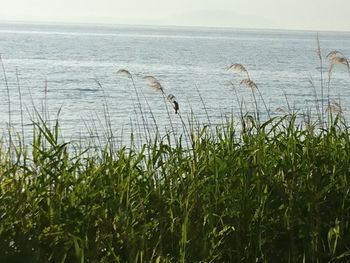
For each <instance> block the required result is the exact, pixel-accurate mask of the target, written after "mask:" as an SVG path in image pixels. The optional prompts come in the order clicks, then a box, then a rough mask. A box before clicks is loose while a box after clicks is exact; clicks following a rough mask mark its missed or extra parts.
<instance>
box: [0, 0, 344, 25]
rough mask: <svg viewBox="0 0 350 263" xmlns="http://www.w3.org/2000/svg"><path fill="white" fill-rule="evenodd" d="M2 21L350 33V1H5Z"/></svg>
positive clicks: (1, 0)
mask: <svg viewBox="0 0 350 263" xmlns="http://www.w3.org/2000/svg"><path fill="white" fill-rule="evenodd" d="M0 3H1V5H0V6H1V9H0V20H1V21H28V22H63V23H100V24H104V23H107V24H131V25H132V24H137V25H177V26H210V27H234V28H276V29H301V30H331V31H333V30H340V31H350V15H349V13H348V12H349V10H350V0H332V1H331V0H0Z"/></svg>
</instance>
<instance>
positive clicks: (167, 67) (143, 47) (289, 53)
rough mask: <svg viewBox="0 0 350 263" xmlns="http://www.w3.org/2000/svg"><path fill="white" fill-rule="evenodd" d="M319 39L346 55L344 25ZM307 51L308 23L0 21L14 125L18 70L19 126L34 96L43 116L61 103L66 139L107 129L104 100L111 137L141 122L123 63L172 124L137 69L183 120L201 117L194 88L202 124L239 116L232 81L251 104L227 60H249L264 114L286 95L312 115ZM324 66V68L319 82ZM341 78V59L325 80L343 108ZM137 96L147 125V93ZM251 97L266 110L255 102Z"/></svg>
mask: <svg viewBox="0 0 350 263" xmlns="http://www.w3.org/2000/svg"><path fill="white" fill-rule="evenodd" d="M319 38H320V43H321V50H322V52H323V56H324V57H325V56H326V54H327V53H328V52H330V51H332V50H339V51H341V52H342V53H343V54H344V55H345V56H347V57H350V33H349V32H320V33H319ZM315 49H316V32H311V31H281V30H273V31H272V30H240V29H222V28H190V27H186V28H185V27H150V26H148V27H141V26H139V27H138V26H91V25H90V26H87V25H44V24H41V25H37V24H28V25H24V24H14V23H12V24H0V53H1V54H2V58H3V62H4V66H5V70H6V76H7V79H8V83H9V89H10V93H11V117H12V122H13V125H14V126H15V128H16V129H17V130H19V128H20V125H19V124H20V103H19V95H18V85H17V80H16V68H17V70H18V76H19V82H20V87H21V93H22V101H23V105H24V112H25V113H24V120H25V124H26V125H27V126H26V127H25V128H26V131H27V132H28V133H29V131H30V130H31V126H30V125H29V124H30V123H31V121H30V115H31V114H32V113H33V104H34V105H35V107H36V108H37V109H38V111H39V112H40V111H41V110H42V108H43V107H46V110H45V111H46V112H47V113H49V115H50V119H53V118H55V116H56V113H57V112H58V111H59V109H60V108H62V109H61V114H60V119H61V128H62V131H63V134H64V136H65V138H68V139H79V138H86V137H89V136H91V135H92V134H91V131H93V132H94V131H99V132H103V131H105V130H106V127H105V109H106V107H105V105H106V104H107V105H108V112H109V115H110V120H111V126H112V130H113V131H114V133H115V135H116V136H119V137H120V136H121V134H124V136H126V135H125V134H129V132H130V130H134V131H136V132H137V127H138V125H139V124H140V122H141V116H140V112H138V106H137V104H138V101H137V99H136V94H135V91H134V88H133V87H132V83H131V81H130V80H129V79H127V78H125V77H123V76H120V75H117V74H116V72H117V71H118V70H119V69H121V68H124V69H127V70H129V71H130V72H131V73H132V74H133V76H134V80H135V84H136V87H137V89H141V90H142V91H143V92H144V94H145V96H146V98H147V101H148V103H149V104H150V105H151V108H152V112H153V114H154V116H155V119H156V121H157V123H158V125H159V126H160V127H162V128H165V127H166V128H170V126H169V125H170V124H169V120H168V114H167V111H166V108H165V105H164V101H163V98H162V95H161V93H159V92H156V91H154V90H152V89H150V88H149V87H148V85H147V81H146V80H145V79H143V76H146V75H152V76H154V77H156V78H157V79H158V80H159V81H160V82H161V84H162V85H163V86H164V89H165V92H166V93H167V94H174V95H175V96H176V98H177V100H178V102H179V104H180V112H181V114H182V117H183V118H184V119H187V116H189V115H190V114H191V110H192V111H193V112H194V114H195V116H196V117H197V118H199V120H200V121H201V122H202V123H205V122H207V117H206V113H205V110H204V106H203V103H202V101H201V99H200V96H199V93H200V95H201V96H202V98H203V101H204V104H205V107H206V109H207V111H208V114H209V117H210V122H211V123H214V124H215V123H221V122H222V120H223V117H224V116H227V115H229V114H230V113H231V112H233V113H234V114H235V115H237V116H238V114H239V108H240V105H239V104H238V102H237V96H236V93H235V92H234V90H233V88H232V84H230V82H232V83H234V85H235V87H236V90H237V93H238V97H239V99H244V101H245V102H246V105H247V109H248V111H249V110H251V109H252V106H251V100H252V98H251V91H250V90H248V89H247V88H245V87H243V86H240V85H239V82H240V81H241V80H242V79H243V78H245V76H244V75H239V74H234V73H232V72H228V71H227V70H226V67H227V66H228V65H230V64H232V63H242V64H243V65H244V66H245V67H246V68H247V70H248V71H249V74H250V76H251V78H252V80H254V81H255V82H256V83H257V85H258V88H259V90H260V92H261V93H262V96H263V97H264V99H265V101H266V103H267V106H268V108H269V109H270V110H271V114H272V115H274V114H277V112H278V111H279V110H277V109H278V108H285V109H286V108H287V102H286V97H287V98H288V101H289V104H290V105H291V107H292V108H293V109H295V110H298V111H300V112H301V111H304V110H306V109H307V107H311V108H312V111H313V113H316V112H315V107H314V103H315V90H314V89H313V87H312V85H311V84H310V80H313V82H314V84H315V87H316V92H317V96H320V83H319V78H320V72H319V66H320V65H319V61H318V57H317V55H316V53H315ZM325 65H326V64H325ZM327 71H328V69H327V68H324V73H325V79H326V80H327ZM97 81H98V82H99V83H100V84H101V86H102V89H101V87H100V86H99V84H98V83H97ZM0 83H1V84H0V88H1V92H2V94H3V95H2V96H1V97H0V112H1V114H0V127H1V130H2V132H3V133H5V132H6V129H7V128H6V127H7V125H6V124H7V122H8V99H7V95H6V94H7V93H6V85H5V80H4V76H3V74H1V77H0ZM349 84H350V76H349V74H348V72H347V70H346V67H337V68H336V69H335V72H334V74H333V79H332V82H331V94H332V100H335V101H337V102H338V101H339V99H340V101H341V104H342V105H343V110H344V113H345V115H346V116H349V113H348V112H349V111H348V109H349V107H350V89H349ZM45 90H46V92H45ZM140 102H141V104H142V105H141V107H142V108H143V109H144V114H145V116H146V118H147V119H148V122H149V123H151V122H152V121H151V117H150V114H149V112H148V111H149V110H148V106H147V104H146V102H145V99H143V98H141V101H140ZM259 105H260V109H261V110H262V115H264V114H265V111H264V108H263V105H262V103H261V101H259ZM169 106H171V105H170V104H169ZM135 111H136V112H137V113H136V112H135ZM171 113H172V114H173V112H171ZM172 118H173V120H174V122H175V125H181V123H180V121H179V118H178V117H177V116H176V115H175V114H173V116H172ZM237 120H238V119H237ZM89 130H90V132H89ZM128 136H129V135H128Z"/></svg>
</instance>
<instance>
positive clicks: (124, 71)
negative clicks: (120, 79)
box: [117, 69, 132, 78]
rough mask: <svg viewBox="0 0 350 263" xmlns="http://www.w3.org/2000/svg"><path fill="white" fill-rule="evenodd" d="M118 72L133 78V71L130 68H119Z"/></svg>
mask: <svg viewBox="0 0 350 263" xmlns="http://www.w3.org/2000/svg"><path fill="white" fill-rule="evenodd" d="M117 74H118V75H122V76H126V77H128V78H132V75H131V73H130V72H129V71H128V70H126V69H119V70H118V71H117Z"/></svg>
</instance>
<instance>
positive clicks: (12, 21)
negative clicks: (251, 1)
mask: <svg viewBox="0 0 350 263" xmlns="http://www.w3.org/2000/svg"><path fill="white" fill-rule="evenodd" d="M1 23H3V24H22V25H26V24H27V25H72V26H74V25H79V26H91V25H95V26H125V27H158V28H201V29H224V30H225V29H226V30H227V29H233V30H252V31H254V30H262V31H264V30H266V31H267V30H269V31H301V32H330V33H331V32H335V33H350V30H340V29H334V30H329V29H315V28H307V29H306V28H303V29H300V28H280V27H245V26H237V27H235V26H210V25H176V24H152V23H144V24H141V23H117V22H103V21H101V22H96V21H92V22H89V21H81V22H73V21H57V20H56V21H54V20H51V21H49V20H45V21H42V20H17V19H10V20H8V19H4V20H2V19H0V24H1Z"/></svg>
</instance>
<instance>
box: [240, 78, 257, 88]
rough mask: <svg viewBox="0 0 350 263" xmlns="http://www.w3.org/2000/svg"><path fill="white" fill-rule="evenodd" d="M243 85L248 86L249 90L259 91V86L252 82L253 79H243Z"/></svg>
mask: <svg viewBox="0 0 350 263" xmlns="http://www.w3.org/2000/svg"><path fill="white" fill-rule="evenodd" d="M240 84H241V85H244V86H246V87H247V88H250V89H252V90H255V89H258V86H257V85H256V83H255V82H254V81H252V80H251V79H243V80H242V81H241V82H240Z"/></svg>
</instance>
